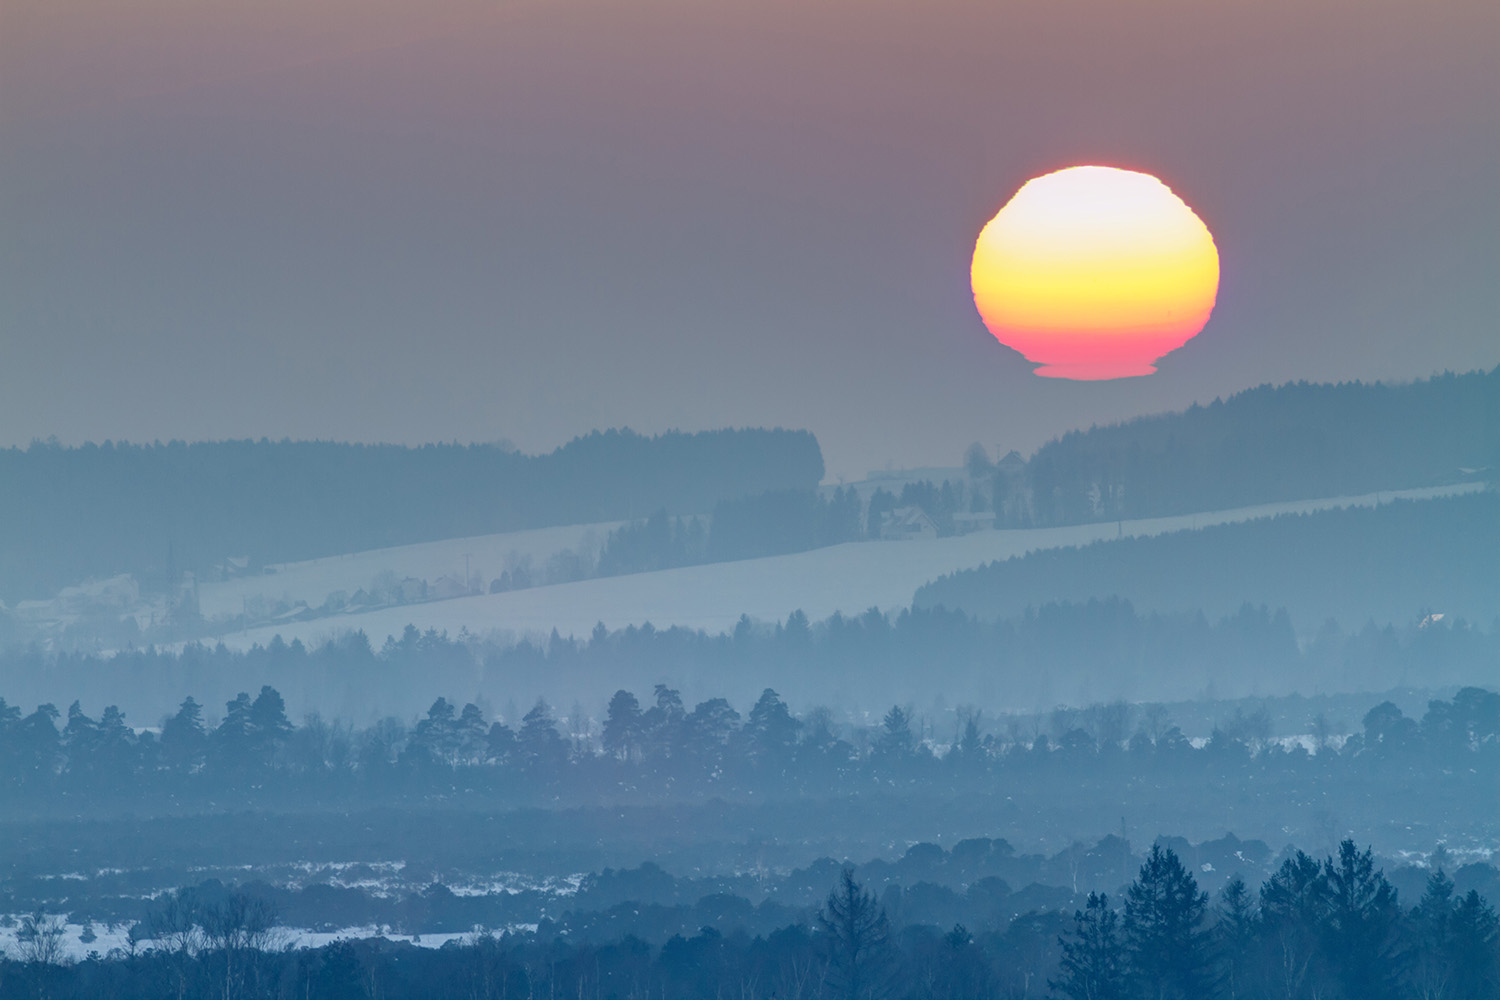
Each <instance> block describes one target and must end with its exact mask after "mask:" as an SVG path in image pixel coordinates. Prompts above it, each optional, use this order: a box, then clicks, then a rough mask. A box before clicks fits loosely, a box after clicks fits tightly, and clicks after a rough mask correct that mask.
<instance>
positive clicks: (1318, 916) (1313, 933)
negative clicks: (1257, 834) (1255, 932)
mask: <svg viewBox="0 0 1500 1000" xmlns="http://www.w3.org/2000/svg"><path fill="white" fill-rule="evenodd" d="M1327 909H1328V885H1327V883H1325V882H1324V880H1323V867H1322V865H1320V864H1319V863H1318V862H1317V861H1316V860H1314V859H1313V858H1312V857H1310V856H1308V855H1307V854H1305V853H1303V852H1302V851H1298V852H1297V853H1296V854H1295V855H1294V856H1293V857H1290V858H1287V859H1286V860H1285V861H1283V862H1282V863H1281V867H1280V868H1278V869H1277V870H1276V872H1275V874H1273V875H1272V876H1271V877H1270V878H1269V879H1267V880H1266V881H1265V883H1264V884H1263V885H1261V887H1260V914H1261V924H1262V927H1261V931H1262V935H1263V937H1264V939H1265V941H1266V944H1267V947H1268V948H1269V949H1270V951H1271V953H1272V961H1271V966H1272V980H1273V989H1272V992H1273V994H1274V995H1275V996H1279V997H1302V996H1306V995H1308V993H1310V992H1311V990H1310V987H1311V986H1312V985H1313V984H1315V983H1317V982H1319V981H1320V979H1321V976H1322V967H1321V964H1320V961H1319V959H1320V949H1319V935H1320V933H1321V929H1322V926H1323V919H1324V914H1325V913H1326V912H1327Z"/></svg>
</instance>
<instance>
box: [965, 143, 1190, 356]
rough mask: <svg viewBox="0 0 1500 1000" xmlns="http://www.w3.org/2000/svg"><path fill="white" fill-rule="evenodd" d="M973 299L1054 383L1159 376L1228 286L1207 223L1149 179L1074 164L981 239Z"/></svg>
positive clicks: (1018, 199) (1039, 183)
mask: <svg viewBox="0 0 1500 1000" xmlns="http://www.w3.org/2000/svg"><path fill="white" fill-rule="evenodd" d="M970 277H971V279H972V282H973V288H974V304H975V305H976V306H977V307H978V309H979V315H980V317H981V318H983V320H984V323H985V326H987V327H988V328H989V330H990V332H991V333H993V334H994V335H995V337H996V338H997V339H998V340H999V341H1000V342H1001V343H1003V344H1006V345H1007V346H1010V347H1013V348H1015V349H1016V350H1018V351H1020V352H1021V353H1022V354H1023V355H1025V356H1026V358H1027V359H1028V360H1030V361H1034V362H1038V363H1040V364H1042V365H1043V367H1041V368H1039V369H1037V372H1036V374H1038V375H1043V376H1048V377H1054V378H1072V379H1107V378H1122V377H1127V376H1131V375H1149V374H1151V373H1152V372H1154V371H1156V368H1155V366H1154V364H1153V362H1154V361H1156V360H1157V359H1158V358H1160V357H1161V356H1162V355H1163V354H1166V353H1167V352H1168V351H1171V350H1175V349H1176V348H1178V347H1181V346H1182V345H1183V344H1185V343H1186V342H1187V341H1188V340H1190V339H1191V338H1192V337H1194V336H1196V335H1197V334H1198V332H1199V331H1200V330H1202V329H1203V325H1204V324H1205V323H1206V322H1207V321H1208V316H1209V313H1210V312H1212V310H1213V307H1214V300H1215V297H1216V296H1217V294H1218V289H1219V253H1218V250H1217V249H1216V248H1215V246H1214V240H1213V236H1212V235H1210V233H1209V231H1208V227H1207V226H1205V225H1204V224H1203V222H1202V221H1201V220H1200V219H1199V218H1198V216H1197V215H1195V214H1193V210H1192V209H1190V208H1188V206H1187V205H1186V204H1185V203H1184V202H1183V201H1182V199H1181V198H1178V197H1177V196H1176V195H1175V194H1173V193H1172V190H1171V189H1170V188H1168V187H1167V186H1166V185H1165V184H1163V183H1162V182H1161V181H1159V180H1157V179H1156V178H1155V177H1152V176H1151V175H1150V174H1143V173H1137V172H1135V171H1132V170H1119V169H1116V168H1114V167H1092V166H1091V167H1070V168H1068V169H1066V170H1059V171H1057V172H1056V173H1051V174H1046V175H1045V176H1042V177H1038V178H1035V179H1034V180H1031V181H1028V182H1027V183H1026V184H1025V186H1023V187H1022V188H1021V190H1020V191H1018V192H1017V193H1016V195H1015V197H1013V198H1012V199H1011V200H1010V201H1009V202H1007V203H1006V205H1005V207H1004V208H1002V209H1000V211H999V213H998V214H997V215H996V216H995V217H994V218H993V219H991V220H990V221H989V224H987V225H986V226H985V227H984V229H983V230H982V231H981V232H980V234H979V239H978V242H977V243H976V244H975V246H974V262H973V266H972V269H971V272H970Z"/></svg>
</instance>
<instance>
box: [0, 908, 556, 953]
mask: <svg viewBox="0 0 1500 1000" xmlns="http://www.w3.org/2000/svg"><path fill="white" fill-rule="evenodd" d="M22 916H23V914H19V913H13V914H9V915H8V919H7V918H6V917H0V955H8V956H10V957H11V958H19V957H20V956H21V954H22V951H21V944H20V942H19V941H17V940H16V932H17V931H18V930H19V929H20V921H21V918H22ZM7 923H8V924H9V926H6V924H7ZM89 926H90V927H91V928H92V930H93V939H92V940H90V941H84V940H83V937H84V934H85V925H83V924H74V923H68V924H65V925H64V927H63V933H62V937H61V940H60V941H59V945H60V949H61V952H62V956H61V957H62V958H63V960H64V961H67V962H78V961H82V960H83V959H85V958H87V957H88V955H89V952H98V953H99V955H100V956H105V955H108V954H109V953H110V952H111V951H114V950H117V949H118V950H119V951H122V952H125V951H128V950H129V948H130V940H129V938H130V928H131V924H128V923H127V924H111V925H109V926H105V925H103V924H92V925H89ZM536 927H537V925H536V924H514V925H512V926H509V927H503V928H495V929H488V928H482V927H476V928H474V929H473V930H472V931H469V932H467V933H462V934H398V933H394V932H393V931H392V930H391V929H390V928H389V927H376V926H374V925H370V926H367V927H344V928H341V929H339V930H336V931H314V930H308V929H307V928H305V927H278V928H276V930H275V932H274V937H273V946H274V947H278V948H280V947H291V948H322V947H324V946H325V945H330V944H332V943H334V942H335V941H349V940H363V939H366V938H375V937H381V938H385V939H386V940H388V941H406V942H409V943H411V944H414V945H417V946H418V947H421V948H441V947H442V946H443V945H445V944H447V943H448V942H449V941H469V940H473V939H474V938H475V937H477V936H480V935H484V934H511V933H523V934H524V933H528V932H530V931H534V930H536ZM150 947H152V942H151V941H149V940H147V941H139V942H137V943H136V950H137V951H140V950H144V949H147V948H150Z"/></svg>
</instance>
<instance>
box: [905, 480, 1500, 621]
mask: <svg viewBox="0 0 1500 1000" xmlns="http://www.w3.org/2000/svg"><path fill="white" fill-rule="evenodd" d="M1107 597H1120V598H1124V599H1126V600H1129V601H1131V602H1132V603H1133V604H1134V606H1135V607H1137V608H1141V609H1142V610H1145V611H1153V612H1155V611H1164V612H1165V611H1189V610H1202V611H1203V612H1204V613H1205V614H1207V615H1209V616H1210V617H1215V616H1219V615H1225V614H1229V613H1231V612H1233V611H1234V610H1235V609H1236V608H1238V607H1240V606H1241V605H1242V604H1244V603H1246V602H1249V603H1251V604H1265V605H1268V606H1270V607H1273V608H1278V607H1279V608H1286V609H1287V610H1288V611H1289V612H1290V613H1291V616H1292V619H1293V620H1294V621H1297V622H1298V623H1301V624H1302V625H1303V627H1305V628H1311V627H1315V626H1316V625H1317V623H1319V622H1322V621H1324V620H1326V619H1328V618H1333V619H1336V620H1337V621H1339V622H1340V623H1341V624H1342V625H1343V626H1344V627H1345V628H1358V627H1359V626H1361V625H1363V624H1364V623H1365V622H1366V621H1369V620H1371V619H1373V620H1374V621H1376V622H1378V623H1386V622H1410V621H1413V620H1415V618H1416V616H1418V615H1420V614H1425V613H1427V612H1440V613H1445V614H1447V615H1450V616H1463V617H1466V618H1468V619H1469V620H1470V621H1475V622H1480V623H1484V624H1486V625H1488V624H1489V623H1490V622H1492V621H1495V620H1496V619H1497V618H1500V494H1497V493H1495V492H1494V491H1493V490H1490V491H1486V492H1482V493H1472V494H1468V495H1465V496H1458V497H1451V498H1445V499H1437V500H1421V501H1405V500H1403V501H1397V502H1395V503H1388V504H1384V505H1382V506H1380V507H1376V508H1352V509H1350V508H1345V509H1340V510H1332V511H1322V512H1319V513H1314V514H1296V515H1283V516H1281V517H1276V518H1270V519H1266V520H1260V521H1248V522H1243V523H1239V524H1226V525H1220V526H1217V527H1211V528H1204V529H1202V530H1199V531H1182V532H1176V533H1174V534H1169V535H1158V536H1155V537H1150V538H1126V539H1122V540H1118V541H1105V542H1095V543H1094V544H1092V545H1087V546H1084V547H1082V548H1067V549H1050V550H1044V551H1038V552H1033V553H1031V554H1029V555H1026V556H1023V557H1021V558H1016V559H1007V560H1005V561H1004V562H992V563H989V564H987V565H985V566H981V567H979V568H977V569H972V570H966V571H963V572H959V573H954V574H951V575H949V576H945V577H942V578H940V579H938V580H935V581H934V582H932V583H930V584H927V585H926V586H924V587H922V588H920V589H919V590H918V591H917V593H916V597H915V599H914V604H915V606H916V607H918V608H934V607H945V608H948V609H950V610H957V611H963V612H965V613H967V614H970V615H975V616H979V617H983V618H998V617H1011V616H1014V615H1016V614H1019V613H1021V612H1022V611H1023V610H1024V609H1026V608H1028V607H1036V606H1039V605H1042V604H1046V603H1048V602H1053V601H1072V602H1083V601H1087V600H1089V599H1091V598H1107Z"/></svg>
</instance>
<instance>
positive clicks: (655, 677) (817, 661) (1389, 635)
mask: <svg viewBox="0 0 1500 1000" xmlns="http://www.w3.org/2000/svg"><path fill="white" fill-rule="evenodd" d="M1497 662H1500V628H1493V627H1491V628H1488V629H1485V628H1480V627H1476V626H1473V625H1470V624H1466V623H1464V622H1462V621H1459V620H1457V619H1455V618H1452V617H1448V618H1444V619H1443V620H1441V621H1425V622H1420V623H1419V622H1412V623H1410V624H1407V625H1403V626H1401V627H1399V628H1397V627H1394V626H1384V627H1376V626H1374V625H1371V624H1366V625H1365V626H1364V627H1362V628H1360V629H1358V630H1350V631H1344V630H1343V629H1341V628H1340V627H1338V626H1337V625H1332V624H1330V625H1326V626H1325V627H1324V628H1323V629H1321V630H1320V631H1319V632H1318V634H1317V636H1316V638H1315V640H1314V641H1313V642H1311V643H1308V644H1307V645H1305V646H1302V645H1299V643H1298V640H1297V633H1296V629H1295V627H1294V623H1293V621H1292V619H1291V616H1289V615H1288V614H1287V613H1286V611H1285V610H1284V609H1283V610H1276V611H1272V610H1270V609H1268V608H1266V607H1264V606H1260V607H1256V606H1250V605H1246V606H1242V607H1240V608H1239V609H1237V610H1236V611H1235V612H1234V613H1233V614H1230V615H1226V616H1224V617H1222V618H1218V619H1209V618H1208V617H1206V616H1205V615H1203V614H1202V613H1200V612H1183V613H1175V614H1162V613H1149V614H1146V613H1142V612H1139V611H1137V610H1136V609H1135V608H1134V607H1133V606H1132V605H1131V604H1130V602H1128V601H1123V600H1119V599H1109V600H1097V601H1088V602H1085V603H1076V604H1075V603H1069V602H1060V603H1049V604H1045V605H1042V606H1041V607H1039V608H1036V609H1031V610H1027V611H1025V612H1024V613H1022V614H1019V615H1016V616H1014V617H1009V618H1004V619H993V620H986V619H978V618H975V617H971V616H968V615H965V614H963V613H961V612H957V611H948V610H945V609H943V608H931V609H922V608H918V609H916V610H908V611H902V612H901V613H899V614H896V615H883V614H881V613H879V612H877V611H873V610H872V611H869V612H866V613H865V614H863V615H858V616H853V617H844V616H843V615H837V614H836V615H834V616H832V617H830V618H828V619H826V620H823V621H820V622H811V621H809V619H808V617H807V616H806V615H805V614H803V613H802V612H800V611H798V612H793V613H792V614H791V615H789V616H788V617H787V620H786V621H785V622H781V623H777V624H774V625H762V624H755V623H752V622H750V621H749V620H748V619H741V621H740V623H739V624H738V625H737V626H736V627H735V628H734V629H732V630H731V631H729V632H723V633H708V632H704V631H698V630H693V629H686V628H671V629H655V628H652V627H651V626H650V625H646V626H643V627H639V628H638V627H635V626H630V627H628V628H624V629H617V630H614V631H610V630H608V629H605V628H604V627H603V626H602V625H600V626H597V627H596V628H595V629H594V631H593V633H592V634H591V635H589V636H587V637H582V638H576V637H562V636H559V635H553V636H551V637H550V638H549V639H547V640H545V641H531V640H523V641H520V642H516V643H513V644H496V643H491V642H488V641H482V640H479V639H476V638H474V637H472V636H449V635H447V634H446V633H441V634H440V633H438V632H435V631H431V630H429V631H428V632H426V633H422V632H419V631H418V630H417V629H415V628H413V627H410V626H408V627H407V629H406V630H405V632H404V633H403V635H402V636H401V637H400V638H399V639H396V638H390V639H387V640H386V642H385V643H383V644H382V646H381V647H380V648H379V649H375V648H372V647H371V645H370V643H369V641H368V639H367V638H366V637H365V636H364V635H363V634H362V633H357V632H356V633H349V634H345V635H343V636H340V637H337V638H334V639H330V640H328V641H326V642H325V643H323V644H322V645H320V646H314V647H311V648H309V647H307V646H304V645H303V644H302V643H301V642H300V641H293V642H291V643H286V642H282V641H281V640H280V639H279V638H277V639H274V640H273V641H272V642H271V643H270V644H269V645H268V646H255V647H252V648H251V649H249V650H245V651H236V650H231V649H229V648H227V647H225V646H223V645H219V646H215V647H208V646H203V645H196V644H190V645H188V646H185V647H184V648H182V649H181V650H179V651H173V650H168V649H159V648H146V649H135V650H129V651H124V652H120V653H116V654H113V655H98V654H81V653H47V652H44V651H42V650H39V649H35V648H32V649H12V650H9V651H5V652H0V677H4V678H5V696H6V697H8V698H10V699H12V701H13V702H17V701H19V702H24V703H30V704H38V703H42V702H55V703H57V704H59V705H67V704H68V703H69V702H71V701H72V700H73V699H74V698H75V697H83V698H84V699H85V702H86V704H87V707H89V709H90V710H91V711H92V712H95V713H97V712H98V711H99V710H100V709H102V708H103V707H104V706H105V705H109V704H114V705H117V706H119V707H120V708H121V709H122V710H123V711H124V712H125V713H126V714H127V715H129V716H130V717H131V718H132V720H134V721H135V723H136V724H139V725H145V724H151V725H154V724H156V723H157V722H159V721H160V720H161V718H162V715H163V713H164V712H165V711H167V710H169V709H170V708H171V707H172V706H174V705H176V704H177V703H178V702H179V701H180V700H181V698H182V696H183V694H184V693H186V692H196V693H197V694H198V696H199V697H200V698H202V699H203V700H204V702H205V703H207V704H209V705H211V706H214V708H215V709H216V708H217V706H218V705H220V704H223V703H224V702H225V701H228V700H230V699H231V698H233V697H234V696H235V695H236V693H237V692H238V691H239V690H241V689H248V690H250V691H255V690H258V689H259V688H260V687H261V686H263V685H270V686H272V687H274V688H276V689H277V690H279V691H281V692H283V694H284V695H285V696H286V697H287V698H288V699H289V700H290V701H291V703H292V705H293V706H294V707H293V713H294V714H300V713H302V712H306V711H311V710H314V709H317V710H320V711H322V712H324V713H325V714H327V715H329V716H333V717H339V718H344V719H355V720H368V719H372V718H375V717H378V716H380V715H386V714H391V713H395V714H398V715H403V716H404V715H406V714H407V713H409V712H410V711H412V710H413V709H414V708H418V707H422V706H426V705H428V704H430V702H431V699H432V696H433V692H434V691H435V690H436V691H449V692H455V693H461V695H462V697H464V698H467V699H470V700H483V699H488V701H489V702H490V703H491V704H494V705H496V706H501V707H505V706H507V704H508V703H510V702H513V701H514V702H518V703H519V704H521V705H523V706H524V705H528V704H530V703H531V702H532V701H533V700H534V699H535V698H537V697H539V696H540V697H544V698H548V699H551V700H553V701H554V702H555V703H557V704H558V705H559V706H560V707H561V708H562V709H563V710H564V711H571V710H572V707H573V702H574V701H575V700H576V699H579V698H580V697H587V696H588V695H586V694H585V692H593V693H594V696H595V697H602V696H604V695H606V694H607V693H608V692H609V691H610V690H612V689H613V688H614V687H615V686H618V685H624V686H627V687H632V688H634V689H635V690H637V691H650V690H651V688H652V686H653V685H654V684H656V683H658V682H666V683H668V684H670V685H671V686H672V687H674V688H677V689H678V690H681V691H684V692H686V695H687V697H689V698H697V697H700V696H701V697H709V696H721V697H725V698H728V699H730V700H732V701H734V702H735V703H737V704H742V705H743V704H749V703H752V702H753V701H754V700H755V698H756V697H757V696H758V695H759V694H760V691H761V690H762V689H763V688H765V687H768V686H769V687H774V688H775V689H776V690H778V691H780V692H782V693H783V695H784V696H785V697H787V698H789V699H791V701H792V702H793V703H794V704H798V705H809V704H818V703H827V704H834V705H838V706H840V708H841V710H846V711H867V712H884V710H885V709H886V708H887V707H889V706H890V705H891V704H892V703H900V704H907V703H912V704H916V705H919V706H922V707H923V708H924V709H925V708H926V707H927V706H930V705H931V704H932V703H933V700H934V699H935V698H936V697H937V696H938V695H939V694H940V693H942V694H946V696H947V697H950V698H954V699H956V700H957V702H958V703H960V704H971V705H978V706H981V707H983V708H985V709H987V710H990V711H992V712H993V711H1007V712H1013V711H1015V710H1017V709H1022V710H1026V709H1033V708H1042V709H1048V708H1051V707H1052V706H1054V705H1057V704H1059V703H1072V704H1078V703H1080V702H1086V701H1091V700H1100V699H1103V700H1110V699H1114V698H1126V699H1129V700H1131V701H1136V702H1147V701H1183V700H1189V699H1194V698H1204V697H1206V698H1210V699H1213V698H1221V699H1222V698H1238V697H1246V696H1254V695H1264V694H1267V693H1272V692H1278V691H1288V690H1299V691H1303V692H1313V691H1347V692H1359V691H1383V690H1389V689H1392V688H1397V687H1406V686H1422V687H1443V686H1450V685H1451V686H1458V685H1463V684H1469V683H1476V682H1478V683H1483V682H1485V681H1486V680H1488V679H1489V678H1491V677H1493V676H1494V666H1495V664H1496V663H1497ZM603 707H604V706H603V704H602V702H600V703H598V704H591V705H588V706H587V712H588V713H589V714H595V715H597V714H599V713H600V711H601V710H602V709H603ZM504 714H505V715H507V716H508V717H510V718H512V719H514V718H516V717H517V711H515V710H511V709H507V710H506V711H505V713H504Z"/></svg>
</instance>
